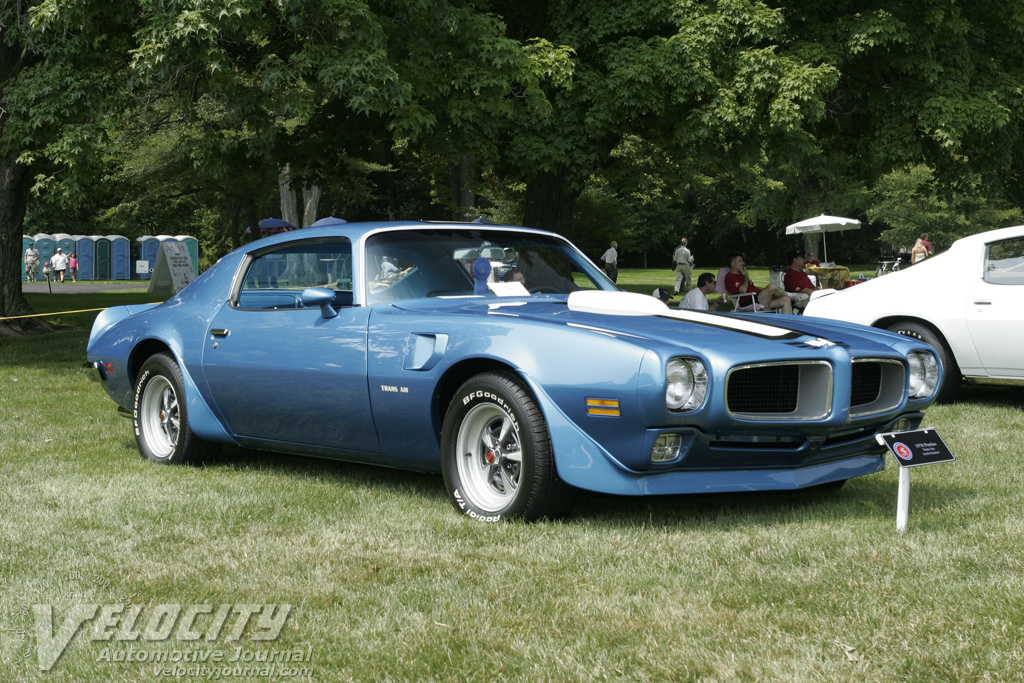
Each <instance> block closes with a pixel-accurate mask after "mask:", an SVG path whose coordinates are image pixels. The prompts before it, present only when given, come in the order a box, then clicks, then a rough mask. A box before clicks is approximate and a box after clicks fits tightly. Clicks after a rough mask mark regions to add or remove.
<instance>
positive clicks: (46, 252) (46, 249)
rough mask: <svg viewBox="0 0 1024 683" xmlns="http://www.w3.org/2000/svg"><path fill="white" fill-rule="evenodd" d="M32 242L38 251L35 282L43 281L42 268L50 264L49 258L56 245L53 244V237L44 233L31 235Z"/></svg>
mask: <svg viewBox="0 0 1024 683" xmlns="http://www.w3.org/2000/svg"><path fill="white" fill-rule="evenodd" d="M32 241H33V242H35V243H36V249H38V250H39V270H38V271H37V273H38V274H37V275H36V280H41V279H43V266H44V265H45V264H47V263H49V262H50V257H51V256H53V252H54V251H55V250H56V248H57V245H56V244H54V242H53V235H51V234H49V233H46V232H41V233H39V234H38V235H32Z"/></svg>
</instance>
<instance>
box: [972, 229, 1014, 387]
mask: <svg viewBox="0 0 1024 683" xmlns="http://www.w3.org/2000/svg"><path fill="white" fill-rule="evenodd" d="M968 290H969V291H968V292H967V309H966V319H967V327H968V329H969V330H970V333H971V340H972V341H973V342H974V347H975V349H976V350H977V352H978V356H979V357H980V358H981V362H982V364H983V365H984V366H985V371H986V373H987V374H988V375H990V376H994V377H1024V354H1022V353H1021V351H1020V340H1021V339H1024V237H1016V238H1013V239H1009V240H1002V241H999V242H992V243H989V244H987V245H985V257H984V269H983V272H982V277H981V278H980V279H978V280H975V281H974V282H973V284H971V285H968Z"/></svg>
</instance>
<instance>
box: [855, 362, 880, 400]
mask: <svg viewBox="0 0 1024 683" xmlns="http://www.w3.org/2000/svg"><path fill="white" fill-rule="evenodd" d="M881 389H882V365H881V363H854V364H853V389H852V391H851V392H850V406H852V407H856V406H862V405H866V404H868V403H872V402H874V401H875V400H876V399H877V398H878V392H879V391H881Z"/></svg>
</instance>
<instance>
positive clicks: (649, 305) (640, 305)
mask: <svg viewBox="0 0 1024 683" xmlns="http://www.w3.org/2000/svg"><path fill="white" fill-rule="evenodd" d="M569 310H570V311H579V312H581V313H598V314H602V315H631V316H645V317H661V318H673V319H675V320H683V321H686V322H690V323H697V324H700V325H710V326H712V327H720V328H723V329H727V330H733V331H735V332H746V333H747V334H756V335H758V336H759V337H766V338H769V339H781V338H783V337H794V336H804V335H803V333H801V332H794V331H793V330H787V329H785V328H782V327H776V326H774V325H767V324H764V323H756V322H752V321H750V320H743V319H740V318H734V317H727V316H721V315H712V314H711V313H706V312H704V311H693V310H688V309H678V308H669V307H668V306H666V305H665V304H663V303H662V302H661V301H659V300H657V299H655V298H654V297H653V296H647V295H646V294H636V293H634V292H604V291H583V292H573V293H572V294H570V295H569ZM766 315H767V314H766Z"/></svg>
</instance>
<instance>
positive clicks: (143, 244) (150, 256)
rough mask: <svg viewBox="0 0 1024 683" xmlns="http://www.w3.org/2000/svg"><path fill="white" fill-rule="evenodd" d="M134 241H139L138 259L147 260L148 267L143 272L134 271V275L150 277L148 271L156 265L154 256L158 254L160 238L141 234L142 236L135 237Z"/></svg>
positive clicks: (144, 277) (145, 278) (142, 277)
mask: <svg viewBox="0 0 1024 683" xmlns="http://www.w3.org/2000/svg"><path fill="white" fill-rule="evenodd" d="M135 241H136V242H138V243H139V244H138V247H139V260H140V261H148V262H149V268H148V269H147V270H146V271H145V272H142V273H135V277H137V278H139V279H143V280H147V279H149V278H150V277H152V274H151V273H150V271H152V270H153V267H154V266H156V257H157V256H159V255H160V242H161V241H162V240H161V239H160V238H159V237H154V236H153V235H143V236H142V237H136V238H135Z"/></svg>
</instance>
